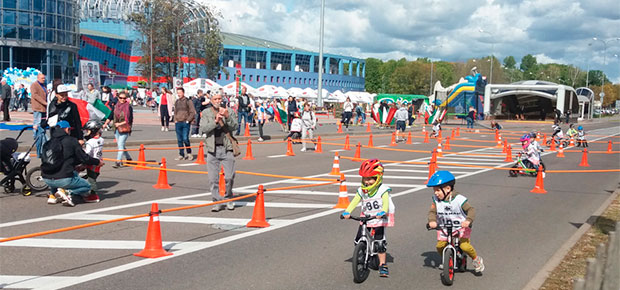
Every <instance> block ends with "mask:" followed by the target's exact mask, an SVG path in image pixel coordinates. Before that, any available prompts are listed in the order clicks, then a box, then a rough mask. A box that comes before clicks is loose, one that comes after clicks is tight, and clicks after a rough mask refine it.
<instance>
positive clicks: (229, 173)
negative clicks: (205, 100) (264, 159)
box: [200, 93, 238, 212]
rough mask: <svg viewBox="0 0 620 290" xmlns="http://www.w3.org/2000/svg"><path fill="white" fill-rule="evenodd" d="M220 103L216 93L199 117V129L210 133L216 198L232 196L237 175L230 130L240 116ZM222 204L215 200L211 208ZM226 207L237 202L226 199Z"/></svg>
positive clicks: (210, 168)
mask: <svg viewBox="0 0 620 290" xmlns="http://www.w3.org/2000/svg"><path fill="white" fill-rule="evenodd" d="M221 104H222V95H221V94H219V93H215V94H214V95H212V96H211V103H210V104H209V105H207V107H206V108H205V109H204V110H203V111H202V117H201V118H200V131H201V132H203V133H205V134H207V138H206V140H205V146H206V148H205V150H206V153H207V171H208V172H209V174H208V175H209V183H210V184H211V196H212V198H213V201H219V200H222V199H224V198H226V199H229V198H232V197H233V192H232V188H233V183H234V179H235V156H234V155H233V144H232V141H231V138H232V134H231V133H230V132H232V131H233V130H235V129H236V128H237V125H238V122H237V116H236V114H235V111H234V110H232V109H230V108H224V107H221V106H220V105H221ZM226 135H229V136H226ZM220 166H223V167H224V180H225V181H226V195H225V196H224V197H222V196H220V193H219V192H220V187H219V173H220ZM223 207H224V205H223V204H216V205H214V206H213V208H212V209H211V211H213V212H218V211H220V210H222V209H223ZM226 208H227V209H228V210H234V209H235V203H234V202H232V201H231V202H228V203H226Z"/></svg>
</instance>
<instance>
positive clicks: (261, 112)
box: [256, 99, 267, 142]
mask: <svg viewBox="0 0 620 290" xmlns="http://www.w3.org/2000/svg"><path fill="white" fill-rule="evenodd" d="M256 107H257V108H256V123H258V142H263V141H265V139H264V137H263V126H264V125H265V122H266V121H267V109H265V106H263V102H262V101H261V100H260V99H257V100H256Z"/></svg>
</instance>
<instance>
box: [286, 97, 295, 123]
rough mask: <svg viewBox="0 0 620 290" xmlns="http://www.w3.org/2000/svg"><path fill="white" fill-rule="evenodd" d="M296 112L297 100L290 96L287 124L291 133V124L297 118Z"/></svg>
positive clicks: (287, 105)
mask: <svg viewBox="0 0 620 290" xmlns="http://www.w3.org/2000/svg"><path fill="white" fill-rule="evenodd" d="M295 112H297V102H296V101H295V98H293V97H292V96H289V97H288V101H287V103H286V114H287V118H286V123H287V125H288V130H289V131H290V130H291V122H293V119H294V118H295Z"/></svg>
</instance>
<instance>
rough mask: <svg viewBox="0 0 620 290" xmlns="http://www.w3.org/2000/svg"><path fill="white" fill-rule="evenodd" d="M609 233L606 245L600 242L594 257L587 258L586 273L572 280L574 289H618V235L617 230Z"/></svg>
mask: <svg viewBox="0 0 620 290" xmlns="http://www.w3.org/2000/svg"><path fill="white" fill-rule="evenodd" d="M618 229H620V222H617V223H616V231H613V232H610V233H609V240H608V242H607V245H605V244H603V243H601V244H599V245H598V247H597V249H596V258H588V259H586V262H587V269H586V275H585V277H584V278H578V279H575V280H574V284H573V289H574V290H618V289H620V237H619V235H618V232H617V230H618Z"/></svg>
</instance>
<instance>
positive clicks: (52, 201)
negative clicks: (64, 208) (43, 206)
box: [47, 194, 58, 204]
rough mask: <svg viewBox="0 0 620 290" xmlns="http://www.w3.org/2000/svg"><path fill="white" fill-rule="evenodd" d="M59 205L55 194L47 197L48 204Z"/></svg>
mask: <svg viewBox="0 0 620 290" xmlns="http://www.w3.org/2000/svg"><path fill="white" fill-rule="evenodd" d="M57 203H58V199H56V196H54V195H53V194H50V195H49V196H48V197H47V204H57Z"/></svg>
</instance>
